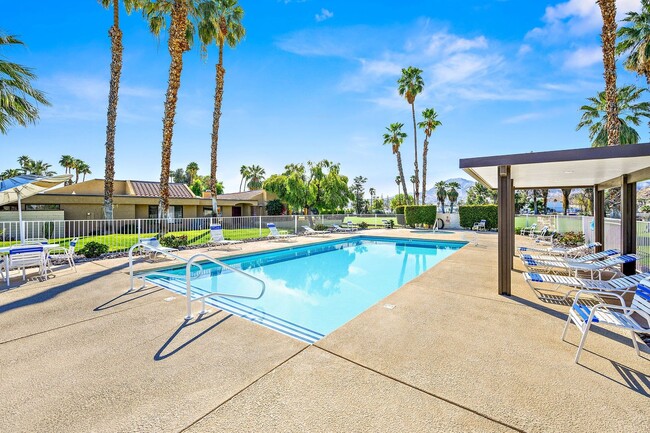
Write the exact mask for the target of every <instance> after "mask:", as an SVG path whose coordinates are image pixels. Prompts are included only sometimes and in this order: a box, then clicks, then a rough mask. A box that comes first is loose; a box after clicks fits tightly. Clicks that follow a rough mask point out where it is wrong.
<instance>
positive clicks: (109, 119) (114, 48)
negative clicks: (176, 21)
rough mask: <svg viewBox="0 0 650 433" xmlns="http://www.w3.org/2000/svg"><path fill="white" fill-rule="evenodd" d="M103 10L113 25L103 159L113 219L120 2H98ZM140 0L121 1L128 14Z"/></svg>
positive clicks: (106, 215) (106, 203)
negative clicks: (111, 10)
mask: <svg viewBox="0 0 650 433" xmlns="http://www.w3.org/2000/svg"><path fill="white" fill-rule="evenodd" d="M99 2H100V3H101V5H102V6H104V7H105V8H107V9H108V8H109V7H111V6H112V7H113V25H112V26H111V28H110V29H109V30H108V37H109V38H111V81H110V84H109V88H108V110H107V112H106V144H105V148H106V156H105V157H104V162H105V169H104V218H106V219H109V220H110V219H113V183H114V181H115V123H116V121H117V100H118V93H119V89H120V77H121V76H122V52H123V51H124V47H123V46H122V30H121V29H120V13H119V12H120V1H119V0H99ZM141 3H142V0H122V4H123V5H124V8H125V9H126V13H127V14H129V13H131V11H133V9H135V8H137V7H139V6H140V4H141ZM85 174H86V173H84V176H85Z"/></svg>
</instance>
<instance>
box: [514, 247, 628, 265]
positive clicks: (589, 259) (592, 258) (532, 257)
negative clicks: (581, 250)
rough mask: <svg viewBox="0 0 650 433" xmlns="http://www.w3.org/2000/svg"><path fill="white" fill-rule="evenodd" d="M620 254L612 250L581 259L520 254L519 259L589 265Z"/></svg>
mask: <svg viewBox="0 0 650 433" xmlns="http://www.w3.org/2000/svg"><path fill="white" fill-rule="evenodd" d="M619 254H620V252H619V251H618V250H614V249H612V250H605V251H601V252H598V253H593V254H585V255H584V256H580V257H563V256H553V255H547V254H519V257H520V258H521V259H522V260H566V261H567V262H573V263H589V262H595V261H598V260H603V259H607V258H610V257H613V256H617V255H619Z"/></svg>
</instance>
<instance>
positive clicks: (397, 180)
mask: <svg viewBox="0 0 650 433" xmlns="http://www.w3.org/2000/svg"><path fill="white" fill-rule="evenodd" d="M395 183H396V184H397V195H399V185H400V183H402V178H401V177H400V176H395Z"/></svg>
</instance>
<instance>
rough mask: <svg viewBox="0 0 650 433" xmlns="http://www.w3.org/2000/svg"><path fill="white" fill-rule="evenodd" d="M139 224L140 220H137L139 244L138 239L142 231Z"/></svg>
mask: <svg viewBox="0 0 650 433" xmlns="http://www.w3.org/2000/svg"><path fill="white" fill-rule="evenodd" d="M140 223H142V220H141V219H138V242H140V238H141V237H142V229H141V227H140Z"/></svg>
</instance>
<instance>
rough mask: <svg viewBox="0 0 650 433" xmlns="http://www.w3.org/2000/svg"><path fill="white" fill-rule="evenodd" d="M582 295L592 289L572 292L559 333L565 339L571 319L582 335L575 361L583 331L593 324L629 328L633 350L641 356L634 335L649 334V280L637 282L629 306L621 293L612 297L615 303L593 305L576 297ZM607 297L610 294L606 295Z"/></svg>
mask: <svg viewBox="0 0 650 433" xmlns="http://www.w3.org/2000/svg"><path fill="white" fill-rule="evenodd" d="M583 295H587V296H589V295H592V291H590V290H581V291H579V292H578V293H577V294H576V297H575V299H574V301H573V305H572V306H571V310H569V317H568V318H567V321H566V324H565V325H564V331H563V332H562V341H566V340H565V337H566V333H567V330H568V328H569V324H571V323H572V322H573V323H574V324H575V325H576V327H577V328H578V330H579V331H580V333H581V334H582V338H581V339H580V344H579V345H578V351H577V352H576V357H575V362H576V363H577V362H578V361H579V360H580V354H581V353H582V348H583V347H584V345H585V341H586V340H587V334H588V333H589V330H590V329H591V326H592V325H594V324H596V325H598V326H611V327H614V328H619V329H623V330H627V331H629V332H630V337H632V345H633V346H634V350H636V354H637V355H638V356H641V352H640V351H639V343H638V342H637V341H636V334H637V333H638V334H650V279H645V280H643V281H641V282H640V283H639V285H638V286H637V289H636V292H635V293H634V298H633V299H632V303H631V305H630V306H629V307H628V306H627V305H626V304H625V300H624V299H623V297H622V296H615V297H616V298H617V300H618V302H619V304H605V303H600V304H597V305H594V306H590V305H585V304H584V303H581V302H580V298H581V297H583ZM610 296H613V295H611V294H610Z"/></svg>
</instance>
